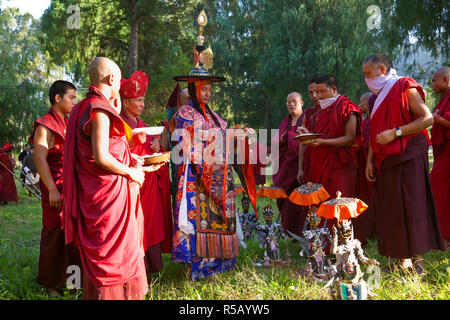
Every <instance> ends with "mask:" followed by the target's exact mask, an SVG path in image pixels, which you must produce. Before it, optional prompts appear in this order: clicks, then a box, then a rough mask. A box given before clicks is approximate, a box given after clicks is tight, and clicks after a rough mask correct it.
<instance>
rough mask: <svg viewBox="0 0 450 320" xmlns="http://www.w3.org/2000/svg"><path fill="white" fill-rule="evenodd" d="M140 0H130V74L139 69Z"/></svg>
mask: <svg viewBox="0 0 450 320" xmlns="http://www.w3.org/2000/svg"><path fill="white" fill-rule="evenodd" d="M137 1H138V0H129V1H128V3H129V8H130V12H131V25H130V27H131V34H130V49H129V50H130V51H129V56H128V64H129V72H130V75H132V74H133V73H135V72H136V71H137V70H138V57H139V51H138V49H139V24H140V18H139V9H138V6H137Z"/></svg>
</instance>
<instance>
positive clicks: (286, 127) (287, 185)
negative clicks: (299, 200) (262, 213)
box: [273, 113, 305, 235]
mask: <svg viewBox="0 0 450 320" xmlns="http://www.w3.org/2000/svg"><path fill="white" fill-rule="evenodd" d="M304 117H305V114H304V113H303V114H302V115H301V116H300V118H298V120H297V123H295V124H293V123H292V118H291V116H290V115H288V116H287V117H286V118H284V119H283V121H282V122H281V124H280V127H279V129H278V134H279V137H281V135H282V134H283V133H284V132H287V136H286V142H285V143H284V144H280V150H279V154H280V164H279V169H278V172H277V173H276V174H275V175H274V176H273V184H274V186H276V187H280V188H283V189H284V191H286V194H287V195H288V196H289V195H290V194H291V193H292V191H294V190H295V189H296V188H297V187H299V186H300V184H299V183H298V181H297V174H298V151H299V147H300V141H298V140H294V139H293V138H294V137H296V136H298V133H297V132H296V130H297V129H298V128H299V127H300V126H301V125H302V124H303V120H304ZM278 139H280V138H278ZM278 142H279V140H278ZM277 206H278V209H279V210H280V214H281V224H282V226H283V229H284V232H286V230H289V231H290V232H292V233H295V234H297V235H301V232H302V229H303V222H304V221H305V215H304V212H303V211H304V210H303V208H302V207H301V206H299V205H296V204H295V203H292V202H291V201H290V200H289V199H277Z"/></svg>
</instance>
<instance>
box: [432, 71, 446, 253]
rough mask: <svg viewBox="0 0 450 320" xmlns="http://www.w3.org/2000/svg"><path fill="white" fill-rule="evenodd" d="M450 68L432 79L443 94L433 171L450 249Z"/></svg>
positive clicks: (437, 109) (435, 129)
mask: <svg viewBox="0 0 450 320" xmlns="http://www.w3.org/2000/svg"><path fill="white" fill-rule="evenodd" d="M449 79H450V68H449V67H443V68H440V69H439V70H437V71H436V72H435V73H434V75H433V79H432V85H431V86H432V87H433V90H434V92H436V93H438V94H440V95H441V99H440V100H439V103H438V105H437V106H436V107H435V108H434V112H433V117H434V125H433V127H432V128H431V143H432V144H433V155H434V164H433V170H432V171H431V185H432V187H433V193H434V200H435V201H436V210H437V212H438V216H439V223H440V226H441V232H442V236H443V237H444V238H445V241H446V248H447V249H448V248H449V247H450V90H449V89H450V80H449Z"/></svg>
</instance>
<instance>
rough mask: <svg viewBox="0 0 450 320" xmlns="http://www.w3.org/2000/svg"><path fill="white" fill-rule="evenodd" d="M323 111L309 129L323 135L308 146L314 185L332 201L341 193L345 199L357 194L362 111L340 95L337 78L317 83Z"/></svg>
mask: <svg viewBox="0 0 450 320" xmlns="http://www.w3.org/2000/svg"><path fill="white" fill-rule="evenodd" d="M315 84H316V88H315V91H316V95H317V98H318V99H319V103H320V110H318V111H317V112H316V113H315V114H314V115H313V117H312V119H311V122H310V129H309V130H308V129H307V128H305V129H303V132H313V133H320V134H322V135H321V136H320V137H319V138H316V139H313V140H312V141H311V143H310V144H309V146H310V147H311V154H310V161H309V164H310V171H311V182H314V183H320V184H322V185H323V186H324V188H325V190H327V192H328V193H329V194H330V196H331V197H335V195H336V192H337V191H341V193H342V196H344V197H354V196H355V193H356V189H355V188H356V170H357V169H358V166H359V164H358V157H357V152H356V151H357V148H358V147H359V146H360V145H361V110H360V109H359V107H358V106H357V105H356V104H354V103H353V102H352V101H350V100H349V99H348V98H347V97H345V96H343V95H340V94H338V84H337V80H336V78H335V77H334V76H331V75H325V76H321V77H319V78H317V79H316V80H315Z"/></svg>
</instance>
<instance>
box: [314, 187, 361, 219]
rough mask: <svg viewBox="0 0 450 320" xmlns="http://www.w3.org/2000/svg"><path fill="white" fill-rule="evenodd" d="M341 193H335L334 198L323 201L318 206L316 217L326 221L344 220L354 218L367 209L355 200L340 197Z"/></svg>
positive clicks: (359, 201)
mask: <svg viewBox="0 0 450 320" xmlns="http://www.w3.org/2000/svg"><path fill="white" fill-rule="evenodd" d="M341 195H342V193H341V192H339V191H338V192H336V196H337V197H336V198H334V199H331V200H328V201H325V202H324V203H322V205H321V206H320V208H319V210H318V211H317V213H316V215H317V216H319V217H322V218H326V219H334V218H336V219H337V220H338V221H339V220H345V219H350V218H356V217H357V216H359V215H360V214H361V213H363V212H364V211H365V210H366V209H367V204H365V203H364V202H363V201H361V200H359V199H357V198H344V197H341Z"/></svg>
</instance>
